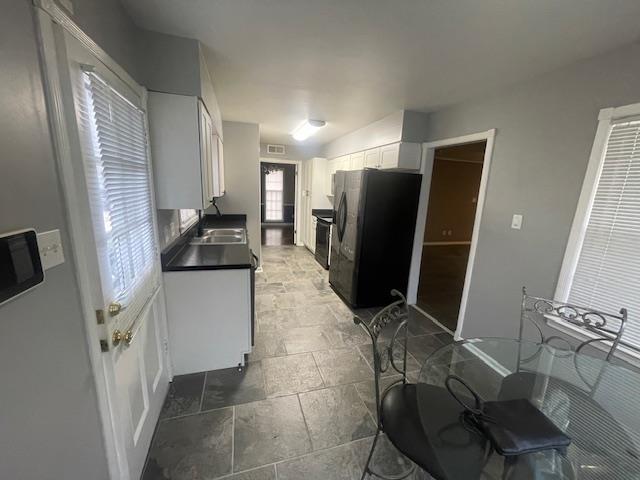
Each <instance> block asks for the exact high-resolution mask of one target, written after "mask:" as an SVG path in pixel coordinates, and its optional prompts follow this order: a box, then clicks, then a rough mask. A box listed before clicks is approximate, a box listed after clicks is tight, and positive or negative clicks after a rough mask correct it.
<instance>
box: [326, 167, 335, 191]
mask: <svg viewBox="0 0 640 480" xmlns="http://www.w3.org/2000/svg"><path fill="white" fill-rule="evenodd" d="M334 173H336V159H335V158H334V159H331V160H329V161H328V162H327V187H326V191H327V195H333V174H334Z"/></svg>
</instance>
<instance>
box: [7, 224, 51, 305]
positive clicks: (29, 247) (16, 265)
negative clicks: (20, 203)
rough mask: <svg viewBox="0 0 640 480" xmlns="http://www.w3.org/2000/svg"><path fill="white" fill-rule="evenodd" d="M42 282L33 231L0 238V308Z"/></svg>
mask: <svg viewBox="0 0 640 480" xmlns="http://www.w3.org/2000/svg"><path fill="white" fill-rule="evenodd" d="M42 282H44V270H43V269H42V262H41V261H40V252H39V250H38V237H37V235H36V231H35V230H33V229H26V230H19V231H16V232H10V233H5V234H0V305H2V304H3V303H6V302H8V301H9V300H11V299H13V298H14V297H17V296H18V295H21V294H23V293H25V292H27V291H28V290H31V289H32V288H34V287H35V286H37V285H38V284H40V283H42Z"/></svg>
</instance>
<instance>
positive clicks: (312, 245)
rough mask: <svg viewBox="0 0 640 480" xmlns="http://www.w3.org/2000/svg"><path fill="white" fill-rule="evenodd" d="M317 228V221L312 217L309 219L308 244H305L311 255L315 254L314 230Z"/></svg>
mask: <svg viewBox="0 0 640 480" xmlns="http://www.w3.org/2000/svg"><path fill="white" fill-rule="evenodd" d="M317 228H318V219H317V218H316V217H313V218H312V219H311V228H310V232H309V237H310V238H309V243H308V244H307V248H308V249H309V250H311V253H316V230H317Z"/></svg>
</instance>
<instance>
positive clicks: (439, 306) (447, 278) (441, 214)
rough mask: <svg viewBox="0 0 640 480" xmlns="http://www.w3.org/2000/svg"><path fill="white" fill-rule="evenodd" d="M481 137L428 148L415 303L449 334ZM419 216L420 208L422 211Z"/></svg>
mask: <svg viewBox="0 0 640 480" xmlns="http://www.w3.org/2000/svg"><path fill="white" fill-rule="evenodd" d="M486 149H487V140H481V141H476V142H470V143H464V144H454V145H445V146H441V147H436V148H434V149H433V152H432V155H433V163H432V168H431V176H430V186H429V189H428V202H427V205H426V219H425V226H424V234H423V236H422V252H421V259H420V269H419V278H418V282H417V283H418V284H417V292H416V300H415V304H416V306H417V307H418V308H419V309H420V310H422V311H423V312H425V313H426V314H427V315H429V316H430V317H432V318H433V319H435V320H436V321H438V322H439V323H440V324H441V325H442V326H444V327H446V328H447V329H449V330H450V331H452V332H458V331H459V328H458V327H459V325H458V321H459V318H461V315H460V312H461V308H463V307H464V305H463V304H464V300H463V294H464V289H465V283H466V281H467V277H468V276H469V275H470V268H469V265H470V260H469V259H470V256H471V252H472V240H473V236H474V231H475V228H474V227H475V223H476V221H479V218H478V216H477V215H476V213H477V212H476V210H477V207H478V202H479V198H480V197H481V184H482V179H483V169H484V167H485V153H486ZM423 214H424V212H423Z"/></svg>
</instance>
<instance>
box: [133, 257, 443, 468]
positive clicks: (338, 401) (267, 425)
mask: <svg viewBox="0 0 640 480" xmlns="http://www.w3.org/2000/svg"><path fill="white" fill-rule="evenodd" d="M262 253H263V262H262V263H263V269H264V271H263V272H262V273H258V274H257V275H256V282H257V285H256V309H257V331H256V345H255V347H254V350H253V352H252V353H251V354H250V355H249V362H248V364H247V366H246V368H244V369H243V370H242V371H238V370H237V369H236V368H230V369H226V370H216V371H211V372H203V373H196V374H192V375H183V376H180V377H176V378H174V380H173V382H172V384H171V387H170V390H169V394H168V396H167V400H166V402H165V405H164V409H163V411H162V414H161V419H160V421H159V423H158V427H157V430H156V433H155V436H154V440H153V443H152V446H151V449H150V452H149V458H148V460H147V466H146V468H145V472H144V475H143V480H186V479H189V480H195V479H198V480H205V479H206V480H212V479H217V478H220V479H222V478H224V479H229V480H276V479H278V480H298V479H303V478H304V479H305V480H316V479H317V480H351V479H354V480H358V479H360V476H361V474H362V469H363V466H364V462H365V460H366V457H367V455H368V453H369V448H370V445H371V441H372V438H373V434H374V433H375V429H376V425H375V421H374V419H375V416H374V415H375V400H374V390H373V370H372V369H371V356H372V354H371V350H370V348H371V345H370V341H369V338H368V336H367V335H366V334H365V333H364V332H363V331H362V329H361V327H359V326H357V325H355V324H354V323H353V315H354V313H355V314H357V315H359V316H361V317H363V318H366V319H370V318H371V317H372V316H373V315H374V313H375V310H374V309H365V310H358V311H356V312H352V311H351V310H349V308H347V307H346V305H345V304H344V303H342V301H341V300H340V299H339V298H338V296H337V295H336V294H335V293H334V292H333V291H332V290H331V289H330V287H329V282H328V273H327V271H326V270H324V269H322V267H320V265H319V264H318V263H317V262H316V261H315V259H314V258H313V256H312V255H311V253H309V252H308V251H307V250H306V249H304V248H300V247H293V246H283V247H263V249H262ZM411 312H412V314H411V319H410V324H409V335H410V339H409V342H408V348H407V350H408V354H407V359H408V365H409V370H410V372H411V373H410V375H409V376H410V378H411V377H412V376H413V377H414V378H415V376H416V375H417V373H418V371H419V369H420V365H421V362H423V361H424V359H425V358H426V357H427V356H428V355H429V354H430V353H431V352H433V351H434V350H435V349H437V348H439V347H440V346H442V345H444V344H445V343H447V342H450V341H451V337H450V335H449V334H447V333H445V332H443V330H441V329H440V328H439V327H437V326H436V325H435V324H433V323H432V322H430V321H429V320H428V319H426V318H424V317H423V316H421V315H420V314H419V313H418V312H417V311H415V310H413V309H411ZM384 335H385V332H383V335H382V337H381V338H385V337H384ZM393 379H394V378H393V377H391V376H390V377H388V378H385V380H384V382H383V384H386V382H390V381H392V380H393ZM407 462H408V460H406V459H405V458H404V457H402V455H400V454H399V452H397V450H396V449H395V448H394V447H393V446H392V445H391V444H390V443H389V442H388V441H386V440H385V439H383V441H382V443H381V446H379V447H378V448H377V450H376V456H375V458H374V466H375V467H376V468H377V469H378V470H379V471H381V472H383V473H386V474H394V473H396V474H397V473H399V472H401V471H402V470H403V469H404V468H405V467H406V465H407ZM413 478H414V479H426V478H429V476H428V475H427V474H425V473H424V472H416V474H415V476H414V477H413Z"/></svg>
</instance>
